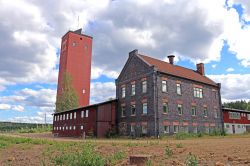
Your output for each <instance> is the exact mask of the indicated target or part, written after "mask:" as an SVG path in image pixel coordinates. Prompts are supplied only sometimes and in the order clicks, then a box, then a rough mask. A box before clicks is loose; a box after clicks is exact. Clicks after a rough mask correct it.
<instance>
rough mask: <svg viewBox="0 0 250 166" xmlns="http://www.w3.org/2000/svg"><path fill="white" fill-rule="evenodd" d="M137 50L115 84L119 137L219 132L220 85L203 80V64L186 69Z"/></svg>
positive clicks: (131, 53) (130, 56)
mask: <svg viewBox="0 0 250 166" xmlns="http://www.w3.org/2000/svg"><path fill="white" fill-rule="evenodd" d="M169 58H170V62H169V63H167V62H163V61H160V60H157V59H154V58H151V57H148V56H145V55H140V54H138V51H137V50H134V51H132V52H130V53H129V58H128V61H127V63H126V64H125V66H124V68H123V70H122V72H121V73H120V75H119V77H118V78H117V80H116V86H117V91H116V97H117V99H118V117H117V121H118V129H119V133H120V134H122V135H135V136H141V135H148V136H158V135H162V134H173V133H177V132H179V131H185V132H195V133H197V132H207V133H209V132H211V131H212V130H215V129H216V130H222V129H223V126H222V122H223V119H222V112H221V102H220V101H221V99H220V84H216V83H215V82H213V81H212V80H210V79H209V78H207V77H206V76H205V73H204V65H203V64H197V70H196V71H194V70H190V69H187V68H183V67H180V66H176V65H174V64H173V58H174V57H173V56H170V57H169Z"/></svg>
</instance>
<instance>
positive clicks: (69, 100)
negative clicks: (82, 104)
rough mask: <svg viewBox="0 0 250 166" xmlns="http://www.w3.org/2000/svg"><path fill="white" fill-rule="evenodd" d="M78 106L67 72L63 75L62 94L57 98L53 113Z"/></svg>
mask: <svg viewBox="0 0 250 166" xmlns="http://www.w3.org/2000/svg"><path fill="white" fill-rule="evenodd" d="M78 106H79V105H78V97H77V94H76V92H75V90H74V88H73V87H72V78H71V75H70V74H69V73H68V72H65V73H64V75H63V83H62V93H61V94H60V95H59V96H57V101H56V110H55V112H62V111H66V110H70V109H74V108H77V107H78Z"/></svg>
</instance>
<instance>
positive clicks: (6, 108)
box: [0, 104, 11, 110]
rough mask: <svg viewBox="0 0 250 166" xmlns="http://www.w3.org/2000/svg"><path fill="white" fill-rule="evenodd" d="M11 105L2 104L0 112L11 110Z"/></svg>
mask: <svg viewBox="0 0 250 166" xmlns="http://www.w3.org/2000/svg"><path fill="white" fill-rule="evenodd" d="M10 108H11V105H9V104H0V110H9V109H10Z"/></svg>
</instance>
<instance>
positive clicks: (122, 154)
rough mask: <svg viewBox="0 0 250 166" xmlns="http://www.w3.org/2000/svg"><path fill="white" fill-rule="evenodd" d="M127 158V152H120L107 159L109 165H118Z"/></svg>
mask: <svg viewBox="0 0 250 166" xmlns="http://www.w3.org/2000/svg"><path fill="white" fill-rule="evenodd" d="M125 157H126V154H125V152H123V151H118V152H115V153H114V154H113V155H111V156H109V157H107V163H108V164H109V165H116V164H117V163H118V162H119V161H120V160H122V159H124V158H125Z"/></svg>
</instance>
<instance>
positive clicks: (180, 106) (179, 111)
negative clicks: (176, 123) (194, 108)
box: [177, 104, 183, 115]
mask: <svg viewBox="0 0 250 166" xmlns="http://www.w3.org/2000/svg"><path fill="white" fill-rule="evenodd" d="M177 107H178V113H179V115H182V114H183V109H182V104H178V105H177Z"/></svg>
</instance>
